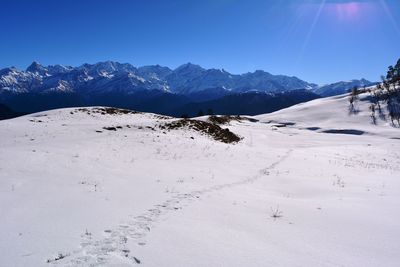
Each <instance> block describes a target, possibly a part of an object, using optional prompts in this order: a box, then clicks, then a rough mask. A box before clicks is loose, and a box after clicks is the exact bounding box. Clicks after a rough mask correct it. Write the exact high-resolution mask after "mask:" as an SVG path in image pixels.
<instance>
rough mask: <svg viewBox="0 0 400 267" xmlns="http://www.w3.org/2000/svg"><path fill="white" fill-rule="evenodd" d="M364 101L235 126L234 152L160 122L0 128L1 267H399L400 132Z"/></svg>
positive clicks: (54, 118)
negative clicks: (352, 107)
mask: <svg viewBox="0 0 400 267" xmlns="http://www.w3.org/2000/svg"><path fill="white" fill-rule="evenodd" d="M361 100H363V101H360V102H359V103H358V104H357V107H358V109H359V110H360V112H359V113H357V114H356V115H354V114H349V112H348V109H347V106H348V100H347V96H344V95H343V96H338V97H332V98H326V99H319V100H314V101H311V102H308V103H304V104H300V105H297V106H294V107H292V108H288V109H285V110H282V111H279V112H276V113H272V114H266V115H261V116H257V117H255V118H257V119H259V120H260V121H259V122H249V121H243V122H231V123H230V125H229V129H230V130H231V131H233V132H235V133H237V134H239V135H240V136H241V137H243V140H242V141H241V142H239V143H238V144H224V143H220V142H217V141H214V140H212V139H210V138H209V137H207V136H203V135H201V134H199V133H197V132H194V131H192V130H188V129H180V130H172V131H166V132H165V133H164V132H163V130H160V129H158V128H157V127H156V126H157V125H159V124H162V123H164V122H166V121H169V120H171V119H168V118H163V117H160V116H157V115H154V114H142V113H138V114H125V115H102V114H100V113H95V112H89V113H90V114H88V113H87V112H84V111H77V109H61V110H53V111H47V112H42V113H38V114H33V115H28V116H24V117H20V118H16V119H12V120H5V121H0V137H1V139H0V191H1V194H0V218H1V220H0V226H1V238H0V251H2V253H1V254H0V266H7V267H8V266H133V265H136V264H139V263H140V264H141V265H143V266H174V267H175V266H399V263H400V253H399V248H400V247H399V241H400V227H399V223H398V222H399V219H400V215H399V204H400V179H399V178H400V175H399V174H400V152H399V151H400V150H399V148H400V140H399V137H400V135H399V129H396V128H393V127H391V126H390V125H389V123H388V122H385V121H384V120H382V119H380V120H379V121H378V125H373V124H371V122H370V118H369V111H368V104H367V102H366V101H365V97H363V98H362V99H361ZM89 110H90V111H92V110H95V109H93V108H89ZM202 119H206V118H205V117H203V118H202ZM285 123H286V124H287V123H291V124H289V125H286V127H283V126H284V125H285ZM293 123H295V124H293ZM116 126H121V127H122V129H117V131H107V130H104V129H103V127H116ZM128 126H129V127H128ZM310 127H311V128H312V129H311V128H310ZM314 127H318V129H317V128H314ZM307 128H309V129H307ZM332 129H336V130H337V129H341V130H343V129H347V130H348V129H351V130H358V131H363V132H364V134H362V135H354V134H330V133H324V132H323V131H325V130H332ZM274 214H275V216H274ZM48 261H49V262H48Z"/></svg>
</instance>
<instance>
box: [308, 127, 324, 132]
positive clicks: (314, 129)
mask: <svg viewBox="0 0 400 267" xmlns="http://www.w3.org/2000/svg"><path fill="white" fill-rule="evenodd" d="M305 129H306V130H309V131H318V130H321V128H320V127H307V128H305Z"/></svg>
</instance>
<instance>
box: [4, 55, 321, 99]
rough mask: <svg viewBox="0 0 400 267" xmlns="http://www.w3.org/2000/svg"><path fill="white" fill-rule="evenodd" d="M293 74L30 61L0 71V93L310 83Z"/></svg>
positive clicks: (278, 87)
mask: <svg viewBox="0 0 400 267" xmlns="http://www.w3.org/2000/svg"><path fill="white" fill-rule="evenodd" d="M314 87H315V85H314V84H309V83H307V82H305V81H302V80H300V79H298V78H296V77H288V76H282V75H272V74H269V73H267V72H264V71H256V72H254V73H247V74H243V75H233V74H230V73H228V72H227V71H225V70H217V69H208V70H207V69H203V68H202V67H200V66H198V65H194V64H191V63H188V64H185V65H182V66H180V67H178V68H176V69H175V70H171V69H169V68H167V67H162V66H159V65H155V66H145V67H140V68H136V67H134V66H132V65H130V64H121V63H118V62H112V61H106V62H99V63H96V64H84V65H82V66H79V67H64V66H61V65H55V66H47V67H45V66H42V65H41V64H39V63H38V62H33V63H32V64H31V65H30V66H29V67H28V68H27V69H26V70H25V71H20V70H17V69H15V68H6V69H3V70H1V71H0V94H1V93H4V92H13V93H26V92H39V93H46V92H54V91H58V92H79V93H84V94H90V93H108V92H113V91H116V92H124V93H126V94H131V93H134V92H138V91H146V90H147V91H151V90H162V91H166V92H170V93H177V94H188V93H194V92H200V91H203V90H206V89H210V88H224V89H226V90H227V91H240V92H245V91H249V90H258V91H266V92H276V91H288V90H297V89H307V88H314Z"/></svg>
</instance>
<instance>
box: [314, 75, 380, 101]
mask: <svg viewBox="0 0 400 267" xmlns="http://www.w3.org/2000/svg"><path fill="white" fill-rule="evenodd" d="M375 84H376V83H373V82H370V81H368V80H366V79H360V80H351V81H341V82H337V83H332V84H327V85H323V86H320V87H317V88H314V89H313V90H312V91H313V92H314V93H316V94H318V95H320V96H323V97H327V96H335V95H341V94H344V93H347V92H349V91H350V90H351V89H353V88H354V87H358V88H362V87H364V86H366V87H368V86H372V85H375Z"/></svg>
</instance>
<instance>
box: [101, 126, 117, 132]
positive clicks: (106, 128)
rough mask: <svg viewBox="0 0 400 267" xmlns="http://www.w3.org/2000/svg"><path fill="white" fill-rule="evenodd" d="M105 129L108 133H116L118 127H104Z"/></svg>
mask: <svg viewBox="0 0 400 267" xmlns="http://www.w3.org/2000/svg"><path fill="white" fill-rule="evenodd" d="M103 129H104V130H107V131H116V130H117V128H116V127H103Z"/></svg>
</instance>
